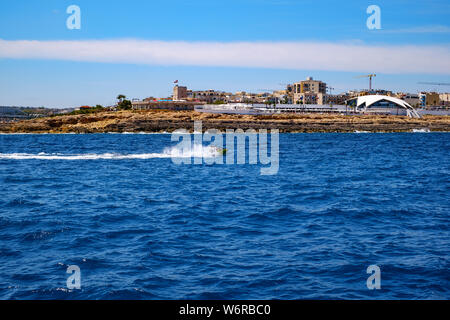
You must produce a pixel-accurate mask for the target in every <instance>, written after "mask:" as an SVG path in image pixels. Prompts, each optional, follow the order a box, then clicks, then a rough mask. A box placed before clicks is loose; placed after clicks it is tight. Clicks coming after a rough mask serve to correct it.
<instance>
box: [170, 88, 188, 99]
mask: <svg viewBox="0 0 450 320" xmlns="http://www.w3.org/2000/svg"><path fill="white" fill-rule="evenodd" d="M186 98H187V87H182V86H178V85H176V86H175V87H173V100H174V101H179V100H183V99H186Z"/></svg>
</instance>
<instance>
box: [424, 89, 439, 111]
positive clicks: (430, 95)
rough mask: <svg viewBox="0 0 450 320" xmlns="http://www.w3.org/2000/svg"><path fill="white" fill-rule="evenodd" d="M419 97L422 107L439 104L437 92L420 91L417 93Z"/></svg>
mask: <svg viewBox="0 0 450 320" xmlns="http://www.w3.org/2000/svg"><path fill="white" fill-rule="evenodd" d="M419 99H420V106H421V107H424V108H427V107H434V106H439V105H440V98H439V93H436V92H421V93H420V94H419Z"/></svg>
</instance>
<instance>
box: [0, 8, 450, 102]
mask: <svg viewBox="0 0 450 320" xmlns="http://www.w3.org/2000/svg"><path fill="white" fill-rule="evenodd" d="M373 4H375V5H378V6H379V7H380V9H381V27H382V29H381V30H369V29H368V28H367V27H366V20H367V18H368V17H369V14H367V13H366V9H367V7H368V6H369V5H373ZM69 5H78V6H79V7H80V9H81V29H80V30H69V29H67V27H66V20H67V18H68V17H69V14H67V13H66V8H67V7H68V6H69ZM449 18H450V2H449V1H448V0H447V1H434V0H428V1H395V0H394V1H392V0H391V1H342V2H338V1H309V0H306V1H294V0H279V1H277V0H260V1H257V0H241V1H192V0H185V1H177V0H173V1H164V2H163V1H158V2H156V1H137V0H128V1H102V0H95V1H93V0H89V1H85V0H72V1H56V0H45V1H44V0H16V1H2V2H1V4H0V39H1V40H2V41H3V44H2V45H0V105H24V106H28V105H30V106H49V107H71V106H79V105H85V104H87V105H94V104H97V103H99V104H103V105H108V104H112V103H113V102H114V97H115V96H117V94H119V93H123V94H125V95H127V96H128V97H129V98H145V97H147V96H151V95H153V96H167V95H170V93H171V86H172V82H173V80H175V79H178V80H180V83H182V84H184V85H187V86H188V87H189V88H192V89H217V90H226V91H237V90H246V91H258V90H259V89H282V87H283V86H282V84H283V83H291V82H296V81H299V80H302V79H304V78H306V77H307V76H313V77H314V78H317V79H321V80H323V81H325V82H327V83H328V84H329V85H330V86H332V87H334V88H335V90H334V92H342V91H346V90H350V89H362V88H365V87H367V81H366V80H364V79H356V78H355V75H358V74H364V73H366V72H370V73H371V72H375V73H377V77H376V78H375V80H374V87H375V88H383V89H390V90H395V91H397V90H399V91H400V90H402V91H411V92H416V91H418V90H430V89H434V90H436V89H440V90H445V87H440V88H439V87H438V88H436V87H432V86H431V87H430V86H423V85H419V84H417V82H420V81H432V82H450V68H448V66H449V65H448V61H450V56H449V55H448V53H449V43H450V19H449ZM21 40H27V41H29V40H35V41H36V42H35V43H34V44H30V43H28V42H27V46H26V47H25V48H22V47H21V46H20V45H18V44H21V42H20V41H21ZM92 40H95V41H97V42H95V43H94V44H92V43H91V42H89V41H92ZM128 40H133V41H134V40H136V42H133V43H131V44H130V43H129V42H127V41H128ZM155 40H158V41H160V42H162V44H159V43H155V42H152V41H155ZM53 41H64V44H63V45H60V44H59V42H57V43H56V46H57V47H56V49H55V42H53ZM105 41H118V42H117V43H114V46H117V47H120V48H121V50H117V51H120V52H121V53H114V54H113V53H112V52H111V51H116V50H111V47H110V46H107V45H103V43H105ZM121 41H124V42H121ZM147 41H149V42H147ZM179 42H183V43H181V44H180V43H179ZM241 42H242V43H245V44H246V45H247V46H248V47H249V50H247V51H246V52H243V53H241V52H239V51H237V52H238V53H239V54H237V55H236V56H233V57H230V54H231V55H232V53H233V52H236V50H235V48H236V47H235V46H234V44H236V43H241ZM258 42H262V43H265V44H268V47H267V51H266V49H263V52H258V51H257V50H258V49H257V48H253V47H252V46H253V43H258ZM192 43H194V44H195V48H192V47H191V45H190V44H192ZM198 43H201V45H197V44H198ZM277 43H284V44H286V43H287V45H284V44H283V45H277ZM297 43H299V46H298V48H299V49H298V50H297V49H295V50H291V49H289V48H291V47H290V45H291V44H294V45H295V46H297ZM85 44H87V45H88V49H87V51H88V52H85V51H83V50H84V49H83V48H85V47H84V45H85ZM223 44H231V45H232V47H230V48H229V49H227V50H229V51H230V52H231V53H227V54H225V55H224V56H221V55H220V54H217V56H214V58H213V59H211V61H209V58H210V55H213V54H210V55H209V52H212V51H214V50H216V48H217V45H219V46H221V45H223ZM305 44H306V45H305ZM316 44H320V45H324V46H325V47H324V48H325V49H323V50H319V51H320V52H315V51H314V50H315V49H314V48H316ZM167 45H169V46H170V48H171V49H167V48H166V46H167ZM238 45H239V44H238ZM334 45H338V50H337V51H336V55H338V57H337V58H336V57H333V50H334V49H333V48H334V47H333V46H334ZM127 46H130V47H129V48H128V50H132V51H133V52H137V51H138V50H140V48H146V49H145V50H146V51H145V53H143V57H142V58H141V57H140V56H139V55H138V54H134V53H133V54H131V55H130V54H129V51H128V52H127V51H126V50H124V47H127ZM155 46H156V47H157V50H159V51H157V54H160V55H161V54H162V53H164V52H167V51H166V50H172V49H173V51H174V57H173V59H172V60H170V61H169V60H164V59H156V58H155V56H154V52H153V47H155ZM352 46H362V47H363V49H364V48H367V47H368V48H369V50H371V48H373V47H376V48H377V50H378V49H379V51H377V50H373V51H374V56H373V59H372V60H371V59H363V60H362V61H359V60H358V59H360V58H361V57H360V55H361V54H359V55H358V54H356V53H355V56H354V57H351V58H352V59H353V58H354V59H355V66H357V67H355V68H349V70H347V69H346V68H345V65H346V64H345V63H342V64H341V63H340V60H341V58H343V59H346V58H347V59H348V57H349V56H351V55H352V54H353V52H355V50H353V47H352ZM404 46H405V48H407V49H402V48H403V47H404ZM410 46H413V47H410ZM11 48H12V49H11ZM60 48H63V49H61V50H60ZM64 48H65V49H64ZM72 48H73V49H72ZM277 48H281V49H280V50H285V51H290V52H287V53H285V57H286V61H284V62H283V61H277V62H276V61H275V60H276V58H275V57H273V56H269V57H267V56H264V54H265V52H267V55H271V54H273V52H277ZM295 48H297V47H295ZM384 48H388V50H391V51H388V52H387V53H386V52H385V51H384ZM125 49H127V48H125ZM347 49H348V51H346V50H347ZM67 50H71V51H70V52H68V51H67ZM198 50H202V51H203V52H206V53H205V55H204V56H202V55H201V57H200V58H199V59H195V57H193V55H195V54H196V53H198ZM252 50H254V51H255V52H252ZM399 50H403V51H409V52H411V53H410V56H408V55H407V53H405V59H407V63H406V62H405V63H404V64H405V65H406V66H408V64H409V65H411V71H409V70H406V69H405V66H402V67H400V64H401V63H400V62H401V61H395V60H393V59H394V57H393V56H394V55H395V53H396V52H399ZM2 51H3V53H2ZM225 51H226V50H225ZM53 52H56V53H55V54H54V53H53ZM247 52H248V53H247ZM363 52H367V51H363ZM390 52H392V54H391V53H390ZM436 52H438V53H436ZM111 54H113V56H110V55H111ZM322 54H323V56H322ZM379 54H385V56H383V57H382V58H380V59H377V55H379ZM252 55H254V56H255V59H254V61H253V59H252ZM274 55H275V54H274ZM315 55H317V57H314V56H315ZM339 55H341V56H339ZM303 56H305V59H304V60H305V61H307V62H306V63H302V61H300V60H301V59H302V57H303ZM414 57H415V58H414ZM316 58H317V59H316ZM290 59H292V61H294V62H293V63H292V67H290V63H289V60H290ZM308 59H310V60H308ZM321 59H322V60H321ZM414 59H416V60H414ZM199 60H200V61H199ZM272 60H273V61H274V63H273V64H272V63H269V64H267V66H266V62H267V61H270V62H272ZM424 60H433V61H431V62H426V61H424ZM443 60H444V61H443ZM172 61H175V62H173V63H172ZM308 61H311V63H309V62H308ZM368 61H369V62H370V61H373V64H370V63H368ZM253 62H254V63H253ZM425 62H426V63H427V64H426V65H424V66H421V67H420V66H419V65H420V64H423V63H425ZM397 65H399V67H398V68H396V66H397ZM391 70H392V71H391ZM424 70H425V71H424ZM427 70H429V71H427ZM447 91H450V88H449V87H447Z"/></svg>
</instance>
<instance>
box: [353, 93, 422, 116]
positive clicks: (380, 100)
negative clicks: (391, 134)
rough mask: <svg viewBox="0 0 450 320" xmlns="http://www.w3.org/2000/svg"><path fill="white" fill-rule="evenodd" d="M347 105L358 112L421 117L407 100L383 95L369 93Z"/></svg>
mask: <svg viewBox="0 0 450 320" xmlns="http://www.w3.org/2000/svg"><path fill="white" fill-rule="evenodd" d="M347 105H348V106H349V107H350V108H352V109H353V111H355V112H357V113H363V114H392V115H405V116H408V117H411V118H420V115H419V114H418V113H417V111H416V110H415V109H414V108H413V107H412V106H411V105H409V104H408V103H406V102H405V101H403V100H401V99H399V98H395V97H390V96H383V95H367V96H360V97H357V98H353V99H350V100H348V101H347Z"/></svg>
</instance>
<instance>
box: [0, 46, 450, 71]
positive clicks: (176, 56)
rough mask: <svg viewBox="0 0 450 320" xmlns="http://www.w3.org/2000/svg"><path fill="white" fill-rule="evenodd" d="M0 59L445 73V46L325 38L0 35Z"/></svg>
mask: <svg viewBox="0 0 450 320" xmlns="http://www.w3.org/2000/svg"><path fill="white" fill-rule="evenodd" d="M0 58H13V59H51V60H69V61H87V62H102V63H130V64H149V65H168V66H169V65H172V66H173V65H189V66H221V67H251V68H280V69H292V70H296V69H297V70H326V71H351V72H382V73H436V74H450V47H448V46H428V45H427V46H413V45H385V46H369V45H363V44H356V43H353V44H352V43H326V42H184V41H147V40H126V39H124V40H80V41H65V40H61V41H36V40H1V39H0Z"/></svg>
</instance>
